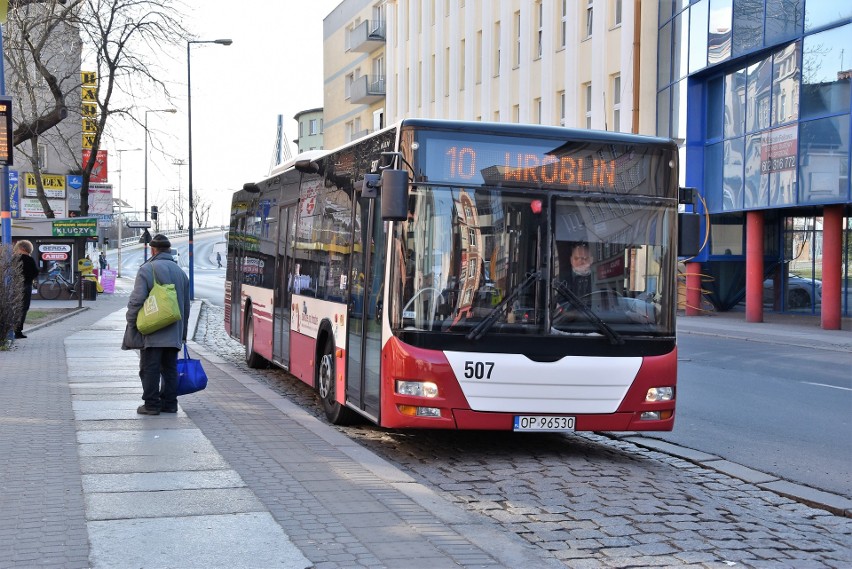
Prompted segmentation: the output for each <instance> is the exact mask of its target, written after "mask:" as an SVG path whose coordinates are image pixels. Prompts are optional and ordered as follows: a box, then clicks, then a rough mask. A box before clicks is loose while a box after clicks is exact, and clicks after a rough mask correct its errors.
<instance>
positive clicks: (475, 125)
mask: <svg viewBox="0 0 852 569" xmlns="http://www.w3.org/2000/svg"><path fill="white" fill-rule="evenodd" d="M398 126H399V127H405V126H411V127H415V128H417V129H435V130H445V131H456V132H465V131H470V132H477V133H490V134H495V135H504V136H520V137H530V138H555V139H566V138H570V139H577V140H586V141H589V142H602V143H621V144H659V145H662V146H672V145H675V142H674V141H673V140H671V139H669V138H661V137H656V136H647V135H642V134H630V133H625V132H613V131H607V130H588V129H581V128H567V127H562V126H547V125H540V124H519V123H502V122H499V123H498V122H480V121H454V120H445V119H418V118H411V119H402V120H401V121H400V122H399V123H398Z"/></svg>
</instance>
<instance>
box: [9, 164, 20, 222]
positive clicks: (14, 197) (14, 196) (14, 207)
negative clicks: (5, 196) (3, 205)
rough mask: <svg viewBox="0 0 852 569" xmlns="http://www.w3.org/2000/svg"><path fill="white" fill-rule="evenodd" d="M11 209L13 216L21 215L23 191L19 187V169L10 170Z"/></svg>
mask: <svg viewBox="0 0 852 569" xmlns="http://www.w3.org/2000/svg"><path fill="white" fill-rule="evenodd" d="M9 211H10V212H12V217H21V192H20V191H19V189H18V171H17V170H9Z"/></svg>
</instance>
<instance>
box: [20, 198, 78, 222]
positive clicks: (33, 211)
mask: <svg viewBox="0 0 852 569" xmlns="http://www.w3.org/2000/svg"><path fill="white" fill-rule="evenodd" d="M47 203H48V205H50V209H52V210H53V215H54V217H68V209H67V208H66V206H65V200H47ZM20 217H35V218H40V219H46V218H47V215H45V213H44V208H43V207H42V205H41V202H40V201H38V198H22V199H21V215H20Z"/></svg>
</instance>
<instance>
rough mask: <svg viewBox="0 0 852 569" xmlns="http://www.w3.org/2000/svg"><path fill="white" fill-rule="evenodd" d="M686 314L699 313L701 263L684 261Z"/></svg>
mask: <svg viewBox="0 0 852 569" xmlns="http://www.w3.org/2000/svg"><path fill="white" fill-rule="evenodd" d="M684 267H685V270H686V307H685V312H684V314H686V316H698V315H700V314H701V263H686V264H685V265H684Z"/></svg>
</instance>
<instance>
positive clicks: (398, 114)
mask: <svg viewBox="0 0 852 569" xmlns="http://www.w3.org/2000/svg"><path fill="white" fill-rule="evenodd" d="M377 3H378V2H368V1H363V0H361V1H355V0H347V1H344V2H342V3H341V4H340V5H339V6H338V7H337V8H335V10H334V11H333V12H332V13H331V14H329V16H328V17H326V19H325V21H324V24H325V28H324V29H325V33H326V38H325V58H326V59H325V86H326V91H325V92H326V96H325V127H326V133H325V138H326V147H328V148H332V147H333V146H335V145H339V144H341V143H343V142H345V141H346V137H345V133H344V132H343V130H342V129H341V125H343V124H345V123H346V122H347V121H352V120H353V119H357V118H360V120H361V124H362V125H364V124H365V120H367V119H369V120H372V119H371V113H372V112H373V111H374V110H376V109H378V108H384V109H385V111H386V113H385V114H386V117H387V121H386V122H387V123H393V122H396V121H398V120H400V119H402V118H406V117H423V118H448V119H461V120H471V121H502V122H526V123H542V124H552V125H559V124H563V125H565V126H569V127H586V126H589V127H590V128H593V129H601V130H603V129H607V130H618V131H623V132H638V133H642V134H654V133H655V132H656V122H657V121H656V117H655V110H656V104H655V103H656V93H657V91H656V81H655V73H650V72H648V71H645V70H652V69H653V70H655V69H656V33H657V8H656V2H643V3H641V4H640V5H641V7H642V18H641V20H640V21H641V26H640V27H639V36H640V39H641V41H639V42H634V36H635V27H634V20H635V18H634V16H635V14H634V9H635V6H636V3H635V2H634V1H633V0H592V1H591V2H587V1H586V0H582V1H579V0H568V1H566V2H564V3H563V2H562V1H560V0H541V1H537V0H503V1H501V2H494V1H489V0H408V1H400V0H388V1H387V3H386V18H387V27H386V29H387V35H386V43H385V44H384V46H383V48H382V49H383V54H384V56H385V58H386V69H387V71H386V77H387V78H386V86H387V96H386V98H385V100H384V101H383V102H381V103H374V104H372V105H369V106H364V105H353V104H351V103H350V104H346V97H345V93H344V82H343V81H342V78H343V77H345V75H346V74H347V73H350V72H352V71H353V70H354V69H356V68H357V67H358V66H361V67H362V69H363V68H365V67H366V66H368V65H369V57H366V56H365V55H364V54H361V55H358V54H353V53H347V52H345V50H344V44H345V27H346V26H348V25H351V24H352V23H353V22H355V21H356V20H357V18H359V17H360V18H367V17H369V14H371V12H372V9H373V6H375V5H376V4H377ZM563 4H564V7H565V8H564V9H565V13H564V14H563ZM589 9H591V12H592V18H591V22H592V23H591V27H590V28H587V21H588V19H587V15H588V10H589ZM616 14H620V18H621V21H620V23H617V22H616ZM563 23H564V28H563ZM563 29H564V31H563ZM587 30H590V31H591V34H588V33H587ZM498 52H499V54H498ZM634 52H638V54H639V61H638V64H639V65H638V68H639V77H640V78H641V79H640V81H639V89H638V94H637V98H636V99H634V80H633V74H634ZM377 53H379V52H378V51H377ZM369 56H370V57H374V56H375V54H369ZM616 77H618V79H619V83H616V82H615V78H616ZM616 88H617V93H616V92H615V90H616ZM637 105H638V109H639V112H638V113H637V119H636V120H637V122H638V124H636V125H634V124H633V121H634V113H633V110H634V107H636V106H637ZM563 108H564V117H563ZM616 109H618V111H619V112H618V113H617V115H616V113H615V111H616ZM616 123H617V124H616Z"/></svg>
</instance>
